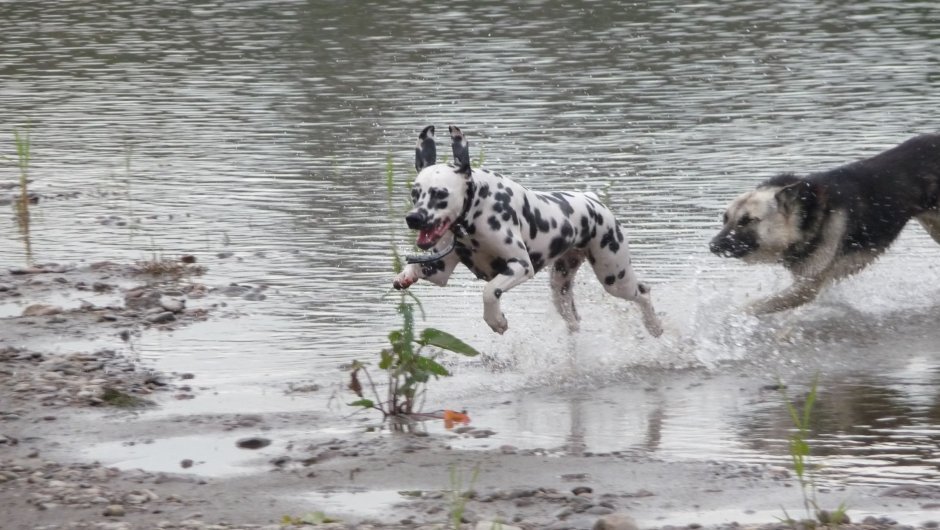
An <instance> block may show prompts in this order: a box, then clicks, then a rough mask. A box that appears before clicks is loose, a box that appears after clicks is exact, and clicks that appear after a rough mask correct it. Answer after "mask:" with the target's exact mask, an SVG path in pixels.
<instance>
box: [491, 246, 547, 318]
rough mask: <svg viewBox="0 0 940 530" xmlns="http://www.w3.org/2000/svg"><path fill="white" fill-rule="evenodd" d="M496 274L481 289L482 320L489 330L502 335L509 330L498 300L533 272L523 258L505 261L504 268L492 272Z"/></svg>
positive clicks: (526, 258)
mask: <svg viewBox="0 0 940 530" xmlns="http://www.w3.org/2000/svg"><path fill="white" fill-rule="evenodd" d="M494 273H495V274H496V275H495V276H494V277H493V279H492V280H490V281H489V282H487V284H486V287H484V288H483V320H485V321H486V323H487V324H489V326H490V328H492V329H493V331H495V332H496V333H499V334H500V335H502V334H503V333H505V332H506V330H507V329H509V323H508V322H507V321H506V315H504V314H503V312H502V310H500V308H499V299H500V297H501V296H502V295H503V293H505V292H506V291H508V290H510V289H512V288H513V287H515V286H517V285H519V284H520V283H522V282H524V281H526V280H528V279H529V278H532V276H534V275H535V270H534V269H533V268H532V265H531V264H530V263H529V260H528V256H526V257H525V258H521V257H519V258H510V259H508V260H506V264H505V267H501V268H500V270H494Z"/></svg>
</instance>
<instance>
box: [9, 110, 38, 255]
mask: <svg viewBox="0 0 940 530" xmlns="http://www.w3.org/2000/svg"><path fill="white" fill-rule="evenodd" d="M13 141H14V144H15V145H16V158H17V165H18V166H19V168H20V197H19V200H18V201H16V221H17V225H19V228H20V233H21V234H22V235H23V243H24V244H25V245H26V261H27V262H32V254H33V249H32V241H31V239H30V236H29V161H30V159H31V155H30V138H29V126H27V127H26V128H25V131H24V132H23V134H20V131H19V130H18V129H15V128H14V129H13ZM3 158H4V159H5V160H10V159H9V158H7V157H5V156H4V157H3Z"/></svg>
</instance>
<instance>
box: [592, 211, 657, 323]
mask: <svg viewBox="0 0 940 530" xmlns="http://www.w3.org/2000/svg"><path fill="white" fill-rule="evenodd" d="M588 260H589V261H590V262H591V266H592V267H594V274H595V275H597V279H598V280H599V281H600V282H601V284H602V285H603V286H604V290H605V291H607V292H608V293H609V294H611V295H613V296H616V297H617V298H623V299H624V300H629V301H631V302H634V303H636V304H637V305H638V306H640V312H641V313H642V315H643V325H644V326H646V331H648V332H649V334H650V335H652V336H654V337H658V336H660V335H662V334H663V325H662V322H660V320H659V317H658V316H657V315H656V310H655V309H653V300H652V298H651V297H650V288H649V286H647V285H645V284H642V283H640V282H639V280H638V279H637V277H636V274H634V272H633V267H631V266H630V251H629V250H628V249H627V244H626V241H625V238H624V237H623V233H622V232H621V230H620V225H619V223H616V222H615V223H614V226H613V227H612V228H611V229H610V231H609V232H608V234H607V235H606V236H604V237H603V238H600V240H599V241H598V240H594V242H593V243H592V244H591V245H590V250H589V254H588Z"/></svg>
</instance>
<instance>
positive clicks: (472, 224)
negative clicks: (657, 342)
mask: <svg viewBox="0 0 940 530" xmlns="http://www.w3.org/2000/svg"><path fill="white" fill-rule="evenodd" d="M449 131H450V136H451V142H452V147H453V152H454V163H453V164H437V163H436V158H437V153H436V148H435V144H434V126H433V125H432V126H428V127H426V128H425V129H424V130H423V131H421V134H420V135H419V136H418V143H417V147H416V148H415V169H417V170H418V176H417V177H416V178H415V182H414V187H413V188H412V190H411V198H412V201H413V203H414V208H413V209H412V210H411V211H409V212H408V214H407V216H406V217H405V221H406V222H407V224H408V228H410V229H412V230H417V231H418V237H417V240H416V244H417V246H418V247H419V248H421V249H423V250H432V249H433V250H432V253H431V255H430V256H429V257H425V258H423V259H422V258H412V259H409V264H408V265H407V266H406V267H405V268H404V270H403V271H402V272H401V274H399V275H398V276H397V277H396V278H395V280H394V282H393V286H394V287H395V288H396V289H407V288H408V287H410V286H411V285H412V284H414V283H415V282H417V281H418V280H421V279H424V280H428V281H429V282H431V283H434V284H436V285H440V286H444V285H446V284H447V280H448V279H449V278H450V275H451V273H452V272H453V271H454V267H456V266H457V263H458V262H460V263H463V264H464V265H465V266H466V267H467V268H469V269H470V270H471V271H472V272H473V273H474V274H475V275H476V276H477V278H480V279H482V280H485V281H486V282H487V283H486V287H484V289H483V319H484V320H485V321H486V323H487V324H488V325H489V326H490V328H492V329H493V331H495V332H497V333H500V334H501V333H504V332H505V331H506V330H507V329H509V324H508V323H507V321H506V317H505V315H503V312H502V311H501V310H500V298H501V297H502V296H503V295H504V294H506V292H508V291H509V290H510V289H512V288H513V287H515V286H517V285H519V284H520V283H522V282H524V281H526V280H528V279H530V278H532V277H533V276H534V275H535V273H537V272H539V271H540V270H542V269H544V268H546V267H549V268H550V269H551V290H552V299H553V301H554V304H555V307H556V309H557V310H558V312H559V313H560V314H561V316H562V317H563V318H564V319H565V322H566V323H567V325H568V329H569V331H571V332H574V331H577V330H578V326H579V324H578V323H579V321H580V317H579V316H578V312H577V310H576V309H575V304H574V298H573V293H572V281H573V280H574V277H575V273H576V272H577V270H578V267H580V266H581V264H582V263H583V262H584V260H587V261H588V262H589V263H590V264H591V267H593V269H594V274H595V275H596V276H597V279H598V280H600V282H601V284H602V285H603V286H604V289H605V290H606V291H607V292H608V293H610V294H612V295H613V296H616V297H618V298H623V299H624V300H629V301H632V302H635V303H636V304H637V305H638V306H639V308H640V311H641V313H642V315H643V324H644V325H645V326H646V329H647V331H648V332H649V333H650V334H651V335H653V336H654V337H658V336H659V335H661V334H662V324H661V323H660V321H659V317H658V316H657V315H656V312H655V310H654V309H653V303H652V301H651V298H650V288H649V287H647V286H646V285H644V284H642V283H640V282H639V281H638V280H637V278H636V275H635V274H634V273H633V269H632V268H631V266H630V252H629V250H628V248H627V242H626V239H625V238H624V235H623V230H622V229H621V227H620V224H619V223H618V222H617V220H616V219H615V218H614V215H613V213H611V211H610V210H609V209H608V208H607V207H606V206H604V204H603V203H602V202H601V201H600V200H599V199H598V197H597V196H596V195H595V194H593V193H576V192H551V193H546V192H537V191H531V190H529V189H526V188H525V187H523V186H521V185H520V184H518V183H516V182H513V181H512V180H510V179H508V178H506V177H504V176H502V175H500V174H499V173H495V172H491V171H487V170H485V169H472V168H471V167H470V151H469V143H468V142H467V138H466V136H464V134H463V133H462V132H461V131H460V129H458V128H457V127H454V126H453V125H452V126H450V127H449Z"/></svg>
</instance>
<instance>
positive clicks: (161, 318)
mask: <svg viewBox="0 0 940 530" xmlns="http://www.w3.org/2000/svg"><path fill="white" fill-rule="evenodd" d="M174 320H176V315H174V314H173V312H172V311H164V312H162V313H157V314H155V315H152V316H149V317H147V322H150V323H151V324H166V323H167V322H173V321H174Z"/></svg>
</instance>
